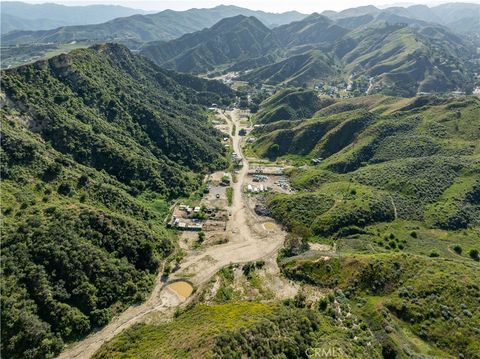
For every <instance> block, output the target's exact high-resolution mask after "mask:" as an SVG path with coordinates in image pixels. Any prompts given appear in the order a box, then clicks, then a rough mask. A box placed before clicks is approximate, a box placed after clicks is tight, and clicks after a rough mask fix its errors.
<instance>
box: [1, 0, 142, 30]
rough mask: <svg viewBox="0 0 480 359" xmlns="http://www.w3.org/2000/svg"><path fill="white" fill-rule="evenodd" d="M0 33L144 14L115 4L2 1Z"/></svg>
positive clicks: (47, 28)
mask: <svg viewBox="0 0 480 359" xmlns="http://www.w3.org/2000/svg"><path fill="white" fill-rule="evenodd" d="M1 9H2V11H1V13H2V15H1V20H2V21H1V22H2V24H1V33H2V34H6V33H8V32H10V31H14V30H30V31H35V30H50V29H54V28H58V27H61V26H68V25H89V24H99V23H102V22H106V21H109V20H112V19H115V18H117V17H122V16H131V15H134V14H146V13H147V11H144V10H139V9H131V8H128V7H123V6H118V5H88V6H64V5H58V4H52V3H45V4H27V3H24V2H19V1H2V5H1Z"/></svg>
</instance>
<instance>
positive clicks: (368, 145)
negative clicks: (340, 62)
mask: <svg viewBox="0 0 480 359" xmlns="http://www.w3.org/2000/svg"><path fill="white" fill-rule="evenodd" d="M317 101H319V100H317ZM288 103H289V101H288V100H285V101H282V100H280V101H273V100H269V101H268V100H267V101H264V102H263V103H262V106H261V108H260V111H259V112H258V115H257V116H258V117H257V120H258V121H260V122H265V120H264V117H265V116H266V115H265V114H270V113H273V114H277V113H279V112H278V111H277V109H278V108H282V106H289V105H288ZM317 103H318V102H317ZM285 114H286V115H285ZM479 114H480V102H479V100H478V99H476V98H474V97H466V98H463V99H450V100H441V99H436V98H433V97H432V98H417V99H413V100H409V101H406V100H403V99H398V98H388V97H380V96H378V97H365V98H358V99H352V100H344V101H338V102H336V103H333V104H330V105H329V106H326V107H325V106H323V108H321V109H320V110H319V111H318V112H317V113H316V114H315V115H313V116H311V118H310V119H305V120H302V121H293V122H291V121H290V122H286V121H284V120H289V114H288V112H286V111H285V112H283V115H282V113H279V115H278V116H274V117H270V120H271V121H276V122H274V123H271V124H270V125H268V126H266V127H265V128H260V129H258V130H257V134H256V135H255V136H257V137H258V140H257V141H256V142H255V143H254V144H253V150H254V151H255V152H256V153H257V154H258V155H260V156H264V157H270V158H276V157H281V156H287V158H288V156H289V155H300V156H305V157H304V158H305V159H306V160H308V159H313V158H322V160H321V164H320V165H317V166H313V167H311V168H308V169H306V170H303V171H302V170H296V171H294V172H293V173H292V174H291V180H292V182H293V184H294V185H295V186H296V187H297V188H298V189H305V190H308V191H315V193H319V194H328V195H327V197H326V198H325V201H326V202H325V203H326V207H322V209H321V211H319V212H317V211H312V212H308V210H307V211H306V212H307V213H308V217H303V218H302V219H301V223H309V224H310V226H311V229H312V230H313V231H314V233H316V234H318V235H331V234H334V233H335V232H337V231H338V230H340V229H341V228H343V227H348V226H364V225H366V224H370V223H375V222H385V221H387V222H388V221H391V220H393V219H394V218H402V219H404V220H414V221H421V222H423V223H424V225H425V226H427V227H437V228H444V229H454V230H455V229H461V228H468V227H472V226H478V225H480V203H479V202H478V193H477V192H478V186H479V182H478V174H479V170H480V167H479V163H480V162H479V157H478V153H479V152H478V150H479V148H478V138H479V136H480V132H479V129H480V127H479V126H478V121H477V119H478V118H480V117H479ZM267 118H268V117H267ZM275 123H278V124H279V125H278V126H276V125H275ZM280 124H281V125H280ZM296 196H298V198H296ZM271 200H272V202H271V205H272V206H273V208H274V214H275V215H276V216H277V218H278V219H279V220H281V221H283V222H285V223H286V224H287V225H289V226H290V227H294V226H295V224H296V223H297V221H298V220H299V219H300V213H299V214H296V213H295V210H293V211H292V208H295V207H296V206H297V205H298V206H301V203H303V201H304V197H303V196H302V195H301V194H299V195H293V196H287V197H285V196H277V197H275V196H274V197H273V198H272V199H271ZM284 201H286V202H285V203H284ZM327 204H328V205H327ZM292 206H294V207H292ZM301 213H303V216H305V210H303V211H302V212H301Z"/></svg>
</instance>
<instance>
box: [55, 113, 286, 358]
mask: <svg viewBox="0 0 480 359" xmlns="http://www.w3.org/2000/svg"><path fill="white" fill-rule="evenodd" d="M228 115H229V116H226V114H225V113H223V112H220V113H218V116H219V117H221V118H223V119H225V120H226V121H227V123H228V125H229V128H230V133H231V131H232V129H233V128H234V125H235V127H236V129H237V131H236V133H235V135H234V136H232V140H233V141H232V142H233V149H234V151H235V152H236V153H237V154H238V155H239V156H240V157H242V159H243V163H244V166H243V168H242V169H241V170H240V172H239V173H238V174H237V182H236V183H233V184H232V187H233V191H234V196H233V203H232V206H231V213H232V215H231V217H230V218H229V221H228V223H227V237H228V239H229V241H228V242H227V243H225V244H221V245H216V246H212V247H207V248H205V249H204V250H202V251H200V252H198V251H193V252H191V253H188V254H187V256H186V257H185V259H184V261H183V262H182V263H181V265H180V268H179V269H178V270H177V271H176V272H175V273H173V274H172V275H171V276H170V278H169V280H175V279H181V278H184V279H187V280H188V281H189V282H191V283H192V284H193V285H194V287H196V288H198V287H200V286H202V285H203V284H205V283H206V282H208V280H209V279H210V278H211V277H212V276H213V275H215V273H217V272H218V271H219V270H220V269H221V268H222V267H224V266H227V265H229V264H233V263H243V262H250V261H255V260H259V259H266V258H270V257H272V256H274V255H275V254H276V252H277V251H278V249H279V248H280V247H281V246H282V244H283V240H284V238H285V233H284V232H283V231H282V230H281V228H280V227H279V226H277V225H275V226H274V228H273V230H269V231H266V230H265V228H264V227H263V223H262V221H260V220H259V219H258V217H257V216H256V215H255V214H254V212H253V211H252V210H251V208H249V207H248V206H247V205H246V199H245V197H244V196H245V194H244V193H243V190H242V188H243V187H244V181H245V177H246V175H247V172H248V161H247V159H246V158H244V157H243V153H242V148H241V136H239V135H238V130H239V129H240V128H241V124H240V118H239V110H233V111H230V112H229V113H228ZM229 117H230V118H229ZM183 302H184V299H183V298H180V297H178V296H177V295H176V294H175V293H174V292H173V291H171V290H170V289H169V288H168V287H166V286H165V283H164V282H162V280H161V277H160V276H159V277H158V278H157V280H156V282H155V286H154V289H153V291H152V294H151V296H150V298H149V299H148V300H147V301H146V302H145V303H142V304H140V305H137V306H132V307H130V308H128V309H127V310H126V311H124V312H123V313H122V314H121V315H119V316H118V317H116V318H114V319H113V320H112V321H111V322H110V323H109V324H108V325H107V326H105V327H104V328H102V329H101V330H99V331H97V332H95V333H93V334H91V335H89V336H88V337H86V338H85V339H84V340H82V341H80V342H78V343H75V344H72V345H71V346H69V347H67V348H66V349H65V351H63V352H62V353H61V354H60V356H59V357H58V358H61V359H66V358H77V359H79V358H81V359H83V358H90V357H92V355H93V354H94V353H95V352H96V351H97V350H98V349H99V348H100V347H101V346H102V344H104V343H105V342H107V341H108V340H110V339H112V338H113V337H114V336H115V335H117V334H118V333H120V332H122V331H123V330H125V329H127V328H128V327H130V326H132V325H133V324H135V323H138V322H141V321H143V320H144V319H145V317H146V315H147V314H150V313H153V312H156V313H161V314H162V315H163V314H165V316H166V318H168V317H170V316H171V315H172V314H173V312H174V310H175V308H176V307H177V306H179V305H181V304H182V303H183Z"/></svg>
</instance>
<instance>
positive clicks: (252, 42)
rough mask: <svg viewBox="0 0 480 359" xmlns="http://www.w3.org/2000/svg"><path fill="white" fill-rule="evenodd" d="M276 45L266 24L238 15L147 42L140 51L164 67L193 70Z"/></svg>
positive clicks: (209, 66)
mask: <svg viewBox="0 0 480 359" xmlns="http://www.w3.org/2000/svg"><path fill="white" fill-rule="evenodd" d="M276 47H278V44H277V43H276V40H275V38H274V37H272V35H271V33H270V30H269V29H268V28H267V27H266V26H265V25H263V24H262V23H261V22H260V21H259V20H257V19H256V18H254V17H245V16H243V15H238V16H236V17H232V18H227V19H224V20H221V21H219V22H218V23H217V24H215V25H214V26H212V27H211V28H209V29H205V30H202V31H199V32H196V33H193V34H187V35H184V36H182V37H181V38H179V39H176V40H173V41H170V42H167V43H165V42H153V43H149V44H148V45H146V46H145V47H143V49H142V54H143V55H145V56H146V57H149V58H151V59H152V60H153V61H154V62H156V63H157V64H159V65H162V66H164V67H166V68H171V69H175V70H177V71H181V72H192V73H196V72H205V70H212V69H214V68H215V67H216V66H219V65H223V64H228V63H230V62H232V61H241V60H244V59H248V58H254V57H259V56H261V55H262V54H264V53H266V52H269V51H272V50H274V49H275V48H276Z"/></svg>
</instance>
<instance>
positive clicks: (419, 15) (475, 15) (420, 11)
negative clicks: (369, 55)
mask: <svg viewBox="0 0 480 359" xmlns="http://www.w3.org/2000/svg"><path fill="white" fill-rule="evenodd" d="M381 14H384V15H385V14H389V15H395V16H399V17H402V18H405V19H415V20H420V21H425V22H430V23H436V24H440V25H444V26H447V27H449V28H451V29H452V30H454V31H460V32H466V31H475V32H478V31H480V30H479V29H480V4H469V3H448V4H442V5H438V6H433V7H428V6H426V5H412V6H409V7H400V6H396V7H390V8H387V9H378V8H376V7H375V6H372V5H369V6H361V7H357V8H352V9H347V10H343V11H340V12H335V11H324V12H323V13H322V15H325V16H327V17H329V18H330V19H332V20H340V19H347V18H351V17H355V16H362V15H373V16H378V15H381ZM462 24H463V25H468V26H461V25H462ZM459 25H460V26H459Z"/></svg>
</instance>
